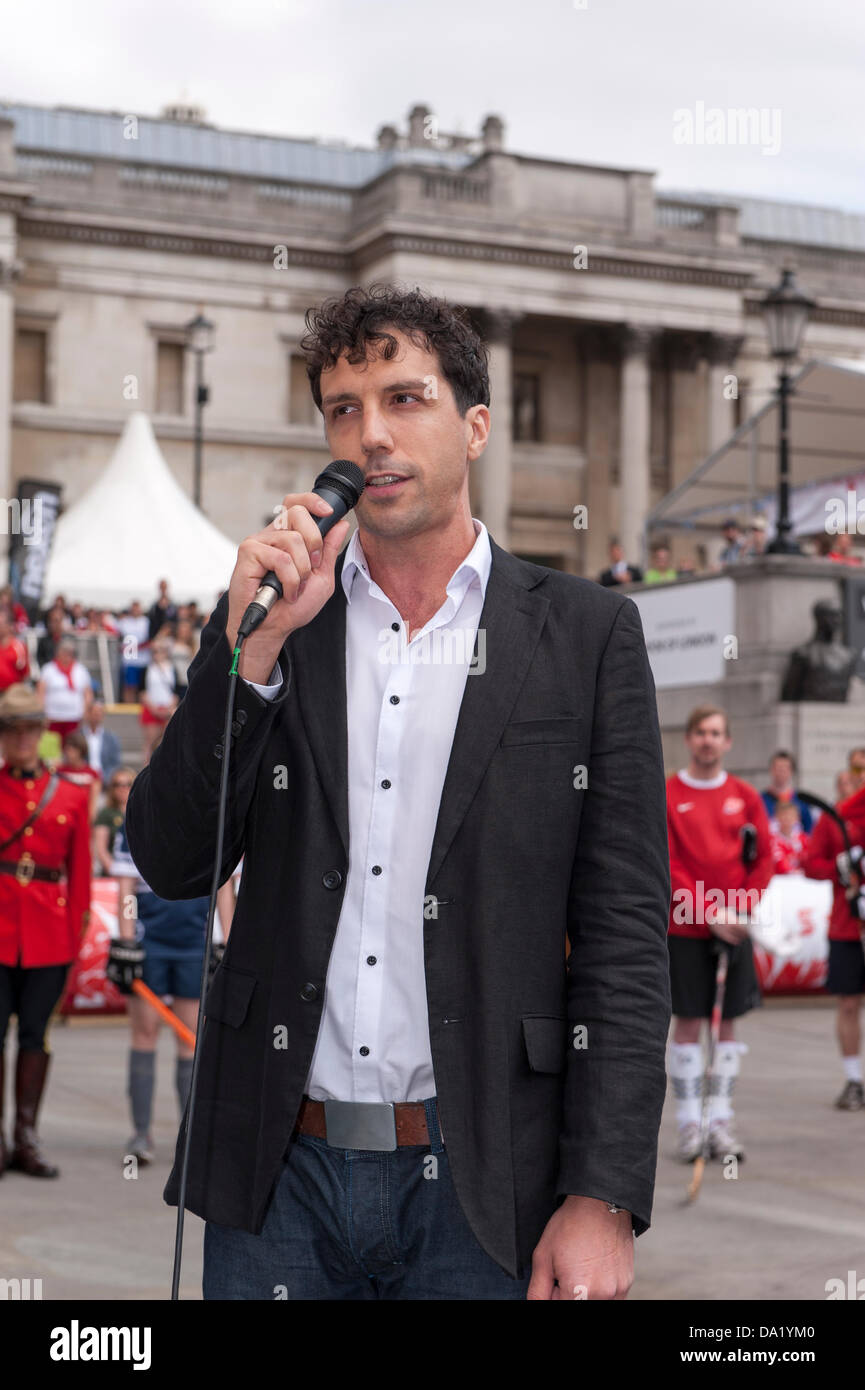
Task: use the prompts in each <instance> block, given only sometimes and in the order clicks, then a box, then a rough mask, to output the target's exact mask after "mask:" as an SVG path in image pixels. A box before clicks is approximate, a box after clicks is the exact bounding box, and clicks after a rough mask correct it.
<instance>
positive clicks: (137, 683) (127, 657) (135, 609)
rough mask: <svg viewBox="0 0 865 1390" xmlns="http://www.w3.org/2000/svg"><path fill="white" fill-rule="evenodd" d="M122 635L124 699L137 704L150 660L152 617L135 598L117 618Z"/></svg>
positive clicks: (128, 702)
mask: <svg viewBox="0 0 865 1390" xmlns="http://www.w3.org/2000/svg"><path fill="white" fill-rule="evenodd" d="M117 626H118V628H119V630H120V636H121V639H122V640H121V653H122V668H121V679H122V682H123V699H124V700H125V701H126V703H127V704H130V703H131V704H136V703H137V702H138V700H139V699H140V698H141V688H142V686H143V685H144V673H145V671H146V670H147V663H148V661H149V660H150V647H149V645H148V643H149V641H150V619H149V618H148V616H147V614H146V613H145V612H144V610H143V609H142V607H141V601H140V600H139V599H137V598H134V599H133V600H132V602H131V603H130V605H129V609H128V611H127V612H126V613H121V615H120V617H119V618H118V620H117Z"/></svg>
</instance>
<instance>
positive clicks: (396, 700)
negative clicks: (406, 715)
mask: <svg viewBox="0 0 865 1390" xmlns="http://www.w3.org/2000/svg"><path fill="white" fill-rule="evenodd" d="M390 702H391V704H392V705H398V704H399V696H398V695H391V697H390Z"/></svg>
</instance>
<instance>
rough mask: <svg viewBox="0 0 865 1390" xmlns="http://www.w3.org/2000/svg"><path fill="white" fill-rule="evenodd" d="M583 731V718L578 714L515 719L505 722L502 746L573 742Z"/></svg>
mask: <svg viewBox="0 0 865 1390" xmlns="http://www.w3.org/2000/svg"><path fill="white" fill-rule="evenodd" d="M582 732H583V720H582V719H581V718H580V717H579V716H578V715H575V716H568V717H566V718H561V719H517V720H514V721H513V722H512V723H510V724H506V725H505V728H504V732H503V733H502V739H501V743H502V747H503V748H513V747H514V745H516V744H520V743H574V742H576V740H577V739H578V738H580V736H581V735H582Z"/></svg>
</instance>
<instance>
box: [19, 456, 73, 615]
mask: <svg viewBox="0 0 865 1390" xmlns="http://www.w3.org/2000/svg"><path fill="white" fill-rule="evenodd" d="M61 493H62V488H61V487H59V486H58V484H57V483H40V482H38V481H37V480H36V479H34V478H22V479H21V481H20V482H19V484H18V493H17V496H16V497H15V499H14V501H11V502H7V504H6V507H7V516H6V531H7V534H8V536H9V583H10V584H11V585H12V589H13V592H14V594H15V598H16V599H17V600H18V602H19V603H20V604H21V606H22V607H23V608H24V609H25V610H26V612H27V617H28V618H29V620H30V622H31V623H34V622H35V621H36V619H37V617H38V615H39V611H40V609H41V607H42V589H43V586H44V583H45V574H46V572H47V569H48V560H49V558H50V555H51V544H52V542H53V540H54V532H55V530H56V529H57V518H58V515H59V513H60V498H61Z"/></svg>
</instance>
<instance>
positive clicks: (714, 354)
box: [704, 333, 743, 454]
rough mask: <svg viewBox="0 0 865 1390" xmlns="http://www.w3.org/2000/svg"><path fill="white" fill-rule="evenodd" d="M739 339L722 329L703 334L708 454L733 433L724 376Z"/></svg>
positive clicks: (736, 354)
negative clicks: (706, 365) (706, 364)
mask: <svg viewBox="0 0 865 1390" xmlns="http://www.w3.org/2000/svg"><path fill="white" fill-rule="evenodd" d="M742 342H743V339H742V338H741V337H733V336H732V335H729V334H723V333H709V334H707V335H706V339H705V347H704V356H705V358H706V361H707V363H708V367H709V370H708V373H707V375H706V453H707V454H711V453H714V451H715V450H716V449H717V448H719V447H720V446H721V445H722V444H723V443H724V441H725V440H726V439H729V437H730V435H731V434H732V433H733V422H734V418H735V414H734V407H733V399H734V398H733V397H732V396H730V395H729V392H728V393H727V394H726V395H725V390H724V378H725V377H726V376H729V375H730V374H731V373H732V371H733V363H734V362H735V360H736V358H737V357H738V355H739V352H740V351H741V348H742Z"/></svg>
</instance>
